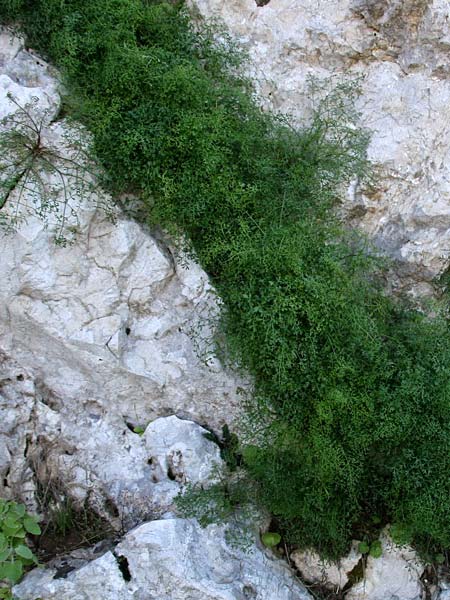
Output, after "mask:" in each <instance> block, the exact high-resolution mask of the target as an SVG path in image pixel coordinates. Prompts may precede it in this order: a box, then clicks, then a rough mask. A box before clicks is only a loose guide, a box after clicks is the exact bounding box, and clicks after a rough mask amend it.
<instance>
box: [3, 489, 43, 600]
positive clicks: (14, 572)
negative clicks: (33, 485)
mask: <svg viewBox="0 0 450 600" xmlns="http://www.w3.org/2000/svg"><path fill="white" fill-rule="evenodd" d="M40 533H41V528H40V527H39V524H38V520H37V518H36V517H33V516H32V515H30V514H28V513H27V512H26V508H25V506H24V505H23V504H17V503H16V502H12V501H8V500H4V499H1V498H0V583H2V582H3V584H5V585H6V586H8V587H6V588H3V589H0V598H9V597H10V595H9V596H8V594H9V593H10V592H9V587H10V586H11V585H13V584H15V583H17V582H18V581H19V580H20V579H21V577H22V575H23V573H24V569H25V568H26V567H28V566H30V565H33V564H38V561H37V558H36V556H35V555H34V554H33V552H32V551H31V550H30V548H29V547H28V545H27V543H26V536H27V534H32V535H40ZM2 594H3V595H2Z"/></svg>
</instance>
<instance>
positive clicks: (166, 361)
mask: <svg viewBox="0 0 450 600" xmlns="http://www.w3.org/2000/svg"><path fill="white" fill-rule="evenodd" d="M55 75H56V74H55V73H54V72H53V71H52V70H51V69H50V68H49V66H48V65H46V64H45V63H44V62H43V61H41V60H40V59H39V58H38V57H36V56H34V55H33V54H32V53H30V52H27V51H25V50H24V49H23V48H22V46H21V42H20V40H13V41H12V42H11V36H10V35H9V34H8V33H0V118H1V117H2V116H5V115H7V114H10V113H11V112H12V111H14V110H16V108H17V107H15V106H14V105H13V104H12V103H11V101H10V99H9V98H8V97H7V96H6V94H7V92H8V91H11V92H12V93H13V94H14V96H15V97H16V98H17V99H18V101H19V102H20V103H21V104H25V103H27V102H28V101H30V100H31V99H32V98H33V97H36V98H37V104H36V110H39V111H40V114H41V115H42V114H43V111H45V110H47V111H48V114H46V116H45V119H46V121H45V127H44V128H43V131H42V144H44V145H46V146H48V147H51V148H54V149H55V151H57V152H58V153H61V154H62V155H65V153H67V155H69V156H71V154H70V153H71V152H72V151H73V149H72V148H71V147H70V146H69V145H68V144H67V141H66V136H67V135H71V136H78V135H79V134H78V132H76V131H75V130H74V129H73V128H70V129H69V125H68V124H67V123H65V122H61V121H56V122H50V121H51V119H53V118H54V117H55V115H56V113H57V110H58V106H59V95H58V92H57V88H58V83H57V79H56V77H55ZM33 110H34V109H33ZM77 139H78V138H77ZM56 183H57V182H55V181H53V180H49V184H56ZM70 183H71V182H70V181H69V184H70ZM72 183H73V182H72ZM69 188H70V185H69ZM61 189H62V188H61V185H60V190H61ZM14 193H16V196H14ZM14 193H13V195H12V196H11V203H9V204H8V206H7V207H5V209H4V211H7V210H8V209H9V210H11V211H14V210H15V205H14V198H15V199H16V200H17V194H18V193H19V192H18V191H16V192H14ZM25 196H26V195H25ZM25 196H24V198H25ZM24 198H23V199H24ZM59 200H60V206H62V203H63V200H64V196H63V194H62V192H61V193H60V196H59ZM71 200H74V201H77V199H76V198H71ZM24 201H25V200H24ZM105 201H106V202H107V203H109V205H111V199H109V198H106V196H105V195H104V194H103V193H102V192H101V191H100V190H98V191H97V193H96V195H95V197H93V196H87V197H86V198H82V203H81V204H80V203H78V204H77V205H76V207H75V208H76V211H75V212H76V215H69V216H68V219H67V226H76V228H77V230H78V237H77V238H76V243H75V244H73V245H71V246H67V247H65V248H64V247H60V246H55V244H54V241H53V238H54V235H55V233H56V232H57V230H58V227H59V226H58V223H57V222H56V221H55V220H54V219H53V220H52V218H51V217H50V219H49V222H48V223H47V225H48V226H47V228H45V227H44V224H43V222H42V221H41V220H40V219H38V218H37V217H36V216H35V215H33V214H28V216H27V218H26V220H25V221H24V222H22V223H20V224H19V226H18V230H17V233H16V234H13V235H3V233H2V234H1V236H0V252H1V255H2V261H1V263H0V281H1V285H0V353H1V356H2V357H4V361H6V362H5V364H6V363H7V364H8V365H9V366H8V368H7V369H6V370H7V371H8V373H10V372H11V373H12V375H11V376H6V375H5V377H6V378H7V379H8V382H7V385H5V386H3V387H2V390H1V391H0V394H2V396H1V397H0V414H1V421H0V422H1V425H0V447H1V448H5V450H4V452H2V458H1V461H0V462H1V464H0V470H1V471H2V472H3V473H5V475H6V476H5V477H3V478H0V495H2V496H6V497H10V496H15V497H18V498H20V497H22V498H23V499H26V500H27V502H29V506H30V508H33V509H35V508H36V504H35V503H34V502H33V500H32V496H33V487H34V486H33V481H34V476H33V470H34V471H37V472H39V476H42V477H44V478H46V479H47V480H48V479H60V480H61V481H63V482H64V484H65V485H66V486H67V489H68V491H69V493H70V494H71V495H72V497H73V498H74V499H76V500H77V501H78V502H82V501H83V500H85V499H87V498H89V501H90V502H91V503H93V504H94V505H96V506H97V507H99V508H100V509H101V508H102V507H104V506H105V504H107V503H108V502H109V501H112V503H113V504H115V505H117V504H118V505H119V508H118V510H119V512H120V513H121V516H124V515H123V514H122V513H123V512H124V510H125V509H124V510H122V509H121V508H120V505H123V506H124V507H126V510H125V512H127V511H128V512H129V515H128V516H129V518H130V519H131V522H135V521H134V516H133V515H135V517H136V518H138V515H140V517H139V518H142V516H143V515H146V516H149V515H150V514H159V513H160V512H161V510H163V508H162V507H163V506H164V507H166V506H167V505H168V503H169V504H170V502H169V500H170V499H171V498H172V497H173V495H174V494H175V493H176V492H175V491H177V490H178V489H179V485H178V483H177V482H174V481H171V480H170V479H168V478H167V469H166V472H165V475H164V478H163V479H164V483H163V482H162V481H160V482H159V489H160V490H162V488H163V487H164V486H165V491H164V493H163V492H162V491H161V493H160V495H159V499H158V498H157V497H156V496H157V494H156V495H155V492H154V489H153V488H154V487H155V483H154V482H152V480H151V467H150V466H149V465H148V464H147V461H148V459H149V458H150V457H149V456H148V451H147V449H146V448H145V444H144V440H146V439H147V440H150V437H148V436H146V438H142V439H141V438H140V437H139V436H137V435H136V434H134V433H132V432H131V431H130V430H129V428H128V426H127V423H128V424H129V425H130V427H133V426H140V427H145V426H146V425H147V424H148V423H149V422H150V421H153V420H154V419H155V418H157V417H159V416H167V415H171V414H176V415H178V416H180V417H184V418H193V419H195V420H197V421H199V422H202V423H208V425H209V426H212V427H215V428H216V429H219V428H220V427H221V426H222V425H223V424H224V423H225V422H228V423H229V424H230V425H231V426H232V423H233V421H234V420H235V419H236V417H237V415H238V412H239V396H238V392H239V388H240V387H241V386H242V385H245V384H244V383H243V381H242V380H241V379H240V378H238V377H236V376H235V375H233V374H231V373H228V372H226V371H225V370H224V369H223V367H222V366H221V365H220V363H218V362H217V361H215V362H214V364H213V365H212V367H211V368H210V367H209V366H208V364H206V363H207V361H208V360H209V358H210V356H209V354H208V352H209V349H208V343H209V341H208V340H205V339H203V338H204V337H205V336H204V332H202V333H201V334H200V333H199V334H196V333H194V331H195V330H196V329H197V323H200V322H203V318H204V316H205V315H206V316H208V317H211V316H212V315H213V314H217V303H216V299H215V297H214V293H213V291H212V289H211V286H210V285H209V282H208V278H207V276H206V274H205V273H204V272H203V271H202V270H201V269H200V268H199V267H198V266H197V265H195V264H193V263H192V261H188V260H185V261H184V266H178V265H176V264H175V261H174V258H173V255H172V250H171V248H170V245H169V243H168V242H167V241H165V239H164V236H163V235H162V234H161V233H159V234H158V235H156V234H155V235H152V234H151V233H150V232H149V231H148V230H147V229H146V228H145V227H142V226H140V225H138V224H137V223H135V222H133V221H131V220H129V219H127V218H126V217H124V216H123V215H122V214H121V213H119V212H118V211H116V218H117V223H113V222H111V220H110V219H108V218H107V217H106V216H105V213H104V211H103V210H102V209H101V208H99V206H98V205H99V204H101V203H103V202H105ZM24 215H25V216H26V210H25V209H24ZM210 332H211V327H210V326H209V329H208V332H207V334H208V333H210ZM207 334H206V335H207ZM25 365H26V369H25V368H24V366H25ZM15 372H17V373H19V372H22V373H25V375H26V376H25V377H24V380H23V381H18V380H17V379H16V378H15V375H14V373H15ZM24 386H28V387H27V391H26V396H25V397H24V398H22V397H21V395H22V394H23V393H24ZM176 421H177V420H176V419H175V420H172V421H171V424H172V425H174V423H175V422H176ZM192 427H193V428H195V427H196V426H195V425H193V424H192ZM177 435H178V433H175V438H176V437H177ZM200 435H201V434H200ZM3 436H5V437H3ZM194 437H195V436H194ZM191 439H194V438H193V437H192V436H191ZM27 440H28V441H27ZM30 440H31V443H30ZM183 440H184V438H183V437H180V439H178V440H177V442H175V441H173V443H172V445H173V446H174V448H175V446H176V443H181V444H183V443H184V442H183ZM204 441H205V443H206V440H204ZM210 444H211V443H210ZM163 446H164V443H163V442H160V447H163ZM214 448H215V450H214ZM214 448H213V449H212V450H211V460H212V461H213V460H214V456H215V454H217V447H215V446H214ZM199 449H200V446H199V445H198V446H196V448H195V449H194V450H192V459H193V460H194V459H195V456H196V451H197V450H199ZM183 450H184V451H188V450H189V448H188V445H186V446H185V447H184V448H183ZM202 450H204V448H202ZM152 451H153V449H152ZM177 451H179V448H178V449H177V450H174V451H173V456H172V459H174V460H175V459H176V457H177V456H178V455H177V454H176V452H177ZM189 452H191V450H189ZM214 452H215V454H214ZM25 453H26V456H25ZM172 459H171V460H172ZM167 460H168V459H167V457H166V458H164V461H166V462H167ZM196 460H198V464H197V465H196V466H195V467H192V468H193V469H194V470H193V471H192V472H190V473H186V474H183V475H181V471H182V469H184V466H183V465H181V464H179V463H180V461H178V463H177V465H175V464H174V467H175V468H176V469H178V471H177V472H179V477H180V478H185V479H186V480H188V479H194V480H195V478H196V476H197V475H199V476H201V477H202V476H203V475H200V473H205V474H206V473H208V469H209V464H210V463H209V462H208V461H209V459H207V460H206V461H205V464H204V465H203V466H201V467H200V459H196ZM175 462H176V461H175ZM30 465H31V467H30ZM8 469H9V472H8ZM194 471H195V472H194ZM93 490H95V491H93ZM149 493H150V494H151V496H152V500H150V501H149V500H148V498H147V495H148V494H149ZM133 502H134V503H135V506H133ZM125 516H126V515H125Z"/></svg>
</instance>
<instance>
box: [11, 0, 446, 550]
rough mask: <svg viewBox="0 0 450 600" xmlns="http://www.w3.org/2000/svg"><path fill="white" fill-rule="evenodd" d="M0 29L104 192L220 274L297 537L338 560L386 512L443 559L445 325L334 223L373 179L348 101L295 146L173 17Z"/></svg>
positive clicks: (25, 23) (321, 114) (225, 318)
mask: <svg viewBox="0 0 450 600" xmlns="http://www.w3.org/2000/svg"><path fill="white" fill-rule="evenodd" d="M0 18H1V19H2V20H3V21H9V22H11V21H13V20H14V21H15V22H16V23H18V22H20V24H21V27H22V29H23V31H24V32H25V34H26V36H27V40H28V43H29V44H30V45H31V46H33V47H34V48H35V49H36V50H38V51H39V52H41V53H43V54H44V55H45V56H46V57H48V58H49V59H50V60H52V61H53V62H54V63H55V64H56V65H58V67H59V68H60V69H61V70H62V73H63V75H64V77H65V81H66V84H67V86H68V89H69V90H70V92H71V96H70V99H69V104H70V106H71V110H72V113H73V114H74V115H76V116H77V118H79V119H80V120H81V121H82V122H83V123H84V124H86V125H87V126H88V128H89V129H90V131H91V132H92V134H93V149H94V151H95V154H96V156H97V158H98V160H99V161H100V163H101V165H102V167H103V168H104V172H105V178H104V182H103V183H104V185H106V186H107V187H108V189H110V190H111V191H112V192H113V193H114V194H116V195H119V194H121V193H123V192H132V193H135V194H139V196H140V198H141V199H142V201H143V202H144V203H145V205H146V207H147V219H148V220H149V222H152V223H159V224H161V225H162V226H164V227H165V228H166V229H168V230H170V231H172V232H173V233H175V234H183V236H184V239H186V240H188V243H189V248H190V251H191V253H192V254H193V255H194V256H195V257H196V258H197V260H198V261H199V262H200V263H201V265H202V266H203V267H204V268H205V269H206V271H207V272H208V273H209V275H210V277H211V279H212V281H213V283H214V285H215V287H216V289H217V291H218V293H219V294H220V297H221V299H222V302H223V308H222V313H221V323H220V327H221V332H222V333H223V334H224V337H225V339H226V340H227V351H228V353H229V356H230V359H231V360H232V361H237V362H238V364H239V365H240V366H241V367H242V368H243V369H245V370H246V371H248V372H249V373H250V374H251V375H252V377H253V381H254V396H253V405H252V406H251V407H249V410H250V411H251V418H252V424H253V429H254V431H260V433H259V435H258V443H257V444H254V445H253V446H251V447H250V448H249V449H247V451H246V452H245V449H244V451H243V456H244V462H245V465H246V468H247V470H248V473H249V474H250V476H251V477H253V478H254V479H255V480H256V481H257V482H258V485H257V486H255V490H258V500H259V502H261V503H262V504H263V505H264V506H265V507H266V508H268V509H269V510H270V511H271V512H272V513H273V514H274V515H275V516H276V518H277V520H278V522H279V523H280V524H281V526H282V527H283V528H284V531H285V536H286V538H287V539H288V540H291V541H295V542H297V543H299V544H301V545H303V546H306V545H311V546H314V547H315V548H316V549H317V550H318V551H319V552H320V553H321V554H323V555H324V556H327V557H336V556H339V555H341V554H342V553H344V552H345V551H346V549H347V547H348V543H349V540H350V539H351V537H352V534H353V532H354V531H355V530H356V531H357V530H358V528H361V527H362V524H363V523H364V522H365V521H368V520H370V518H371V517H372V515H379V516H380V518H381V521H382V523H381V525H382V524H384V523H387V522H395V523H398V524H400V525H401V526H402V527H407V529H408V531H410V532H411V539H412V540H413V541H415V542H416V543H417V544H419V545H420V547H422V548H423V547H425V546H426V545H427V544H428V545H431V546H432V547H433V548H449V547H450V526H449V522H448V514H449V512H450V481H449V477H448V473H449V470H450V372H449V364H450V336H449V331H448V323H447V320H446V318H445V316H442V315H438V316H436V317H433V318H429V317H427V316H426V315H425V314H422V313H420V312H418V311H416V310H414V309H413V308H412V307H409V306H408V305H407V303H406V302H405V301H400V300H394V299H391V298H388V297H387V296H386V295H385V294H384V293H383V291H382V289H381V287H380V285H379V284H378V282H377V263H376V260H375V259H374V258H371V257H370V254H369V253H368V252H367V248H366V246H365V244H364V243H363V241H362V240H361V239H359V238H358V237H357V236H356V235H355V234H351V233H349V232H347V231H346V230H345V229H344V228H343V227H342V226H341V225H340V223H339V222H338V220H337V219H336V217H335V213H334V210H333V209H334V206H335V204H336V201H337V198H338V195H339V190H340V189H341V186H342V185H344V184H345V183H347V182H348V181H349V179H350V178H351V177H353V176H359V177H364V173H365V170H366V163H365V147H366V144H367V135H366V134H365V132H364V131H362V130H361V129H360V128H358V126H357V115H355V114H354V112H353V108H352V107H353V100H354V97H355V94H356V93H357V90H356V89H355V87H354V86H352V84H342V85H340V86H338V87H337V89H336V91H335V92H334V93H332V94H330V95H328V96H326V98H325V100H323V101H322V102H320V103H319V105H317V106H316V112H315V115H314V118H313V120H312V122H311V123H310V124H308V126H306V127H305V128H303V129H300V130H298V129H295V128H294V127H293V126H292V125H291V123H290V122H289V120H288V119H286V118H283V117H280V116H274V115H272V114H269V113H267V112H263V111H262V110H261V109H260V108H259V106H258V104H257V102H256V101H255V100H254V98H253V96H252V90H251V86H250V84H249V82H248V81H247V80H246V79H245V78H243V77H242V76H241V75H240V74H239V73H240V71H239V69H238V68H237V67H238V63H239V60H240V57H239V54H238V53H237V52H236V51H235V49H234V48H233V47H232V45H230V43H229V42H228V41H227V39H226V36H222V37H221V39H222V40H224V41H222V42H221V43H216V42H214V41H213V39H214V38H213V36H212V34H211V32H209V31H208V30H207V29H206V28H204V29H200V31H199V30H198V29H195V28H194V27H193V26H192V25H191V22H190V20H189V16H188V14H187V12H186V11H185V10H184V9H183V7H182V6H180V5H179V4H177V3H175V4H173V3H162V2H153V1H150V0H6V1H5V0H3V2H2V3H1V4H0Z"/></svg>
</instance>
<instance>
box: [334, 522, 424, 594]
mask: <svg viewBox="0 0 450 600" xmlns="http://www.w3.org/2000/svg"><path fill="white" fill-rule="evenodd" d="M380 540H381V545H382V551H383V554H382V556H381V557H380V558H372V557H371V556H369V557H368V559H367V566H366V569H365V577H364V579H363V580H362V581H361V582H359V583H357V584H356V585H354V586H353V587H352V588H351V589H350V590H349V592H348V593H347V595H346V599H347V600H421V599H422V594H423V587H422V585H421V582H420V577H421V575H422V573H423V571H424V568H425V567H424V565H423V564H422V563H421V561H420V560H419V558H418V557H417V554H416V553H415V552H414V550H412V549H411V548H409V547H400V546H397V545H395V544H394V543H393V542H392V541H391V540H390V538H389V537H388V536H387V535H386V534H383V535H382V536H381V538H380Z"/></svg>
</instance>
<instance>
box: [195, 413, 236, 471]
mask: <svg viewBox="0 0 450 600" xmlns="http://www.w3.org/2000/svg"><path fill="white" fill-rule="evenodd" d="M204 436H205V438H206V439H208V440H210V441H212V442H214V443H215V444H217V445H218V446H219V448H220V456H221V457H222V459H223V460H224V461H225V463H226V465H227V467H228V468H229V470H230V471H231V472H233V471H235V470H236V469H237V467H239V466H240V465H241V464H242V455H241V448H240V443H239V438H238V436H237V435H236V434H235V433H231V431H230V428H229V427H228V425H226V424H225V425H223V426H222V438H219V437H218V436H217V435H216V434H215V433H212V432H208V433H205V434H204Z"/></svg>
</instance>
